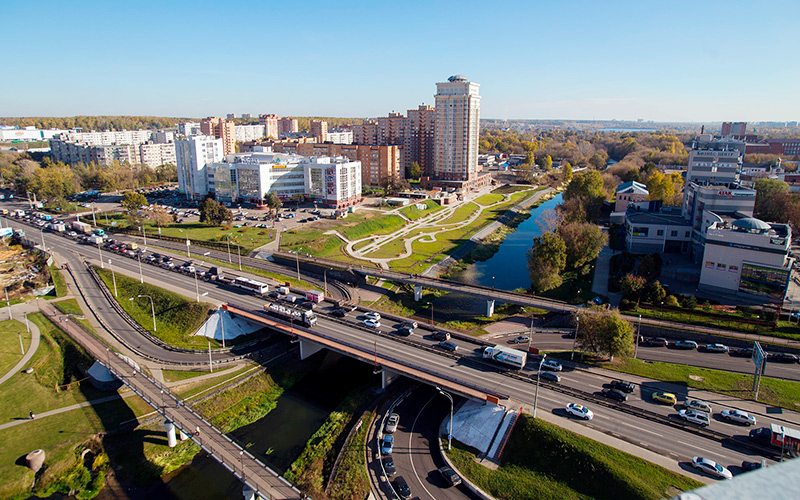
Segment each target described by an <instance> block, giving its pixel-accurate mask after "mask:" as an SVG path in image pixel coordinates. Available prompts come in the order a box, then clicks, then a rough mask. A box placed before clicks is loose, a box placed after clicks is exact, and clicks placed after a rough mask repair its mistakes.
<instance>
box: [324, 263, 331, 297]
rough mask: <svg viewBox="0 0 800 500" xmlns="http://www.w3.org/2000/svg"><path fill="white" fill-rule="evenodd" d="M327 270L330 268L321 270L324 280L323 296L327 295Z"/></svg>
mask: <svg viewBox="0 0 800 500" xmlns="http://www.w3.org/2000/svg"><path fill="white" fill-rule="evenodd" d="M328 271H330V269H325V270H324V271H322V279H323V280H324V281H325V296H326V297H327V296H328Z"/></svg>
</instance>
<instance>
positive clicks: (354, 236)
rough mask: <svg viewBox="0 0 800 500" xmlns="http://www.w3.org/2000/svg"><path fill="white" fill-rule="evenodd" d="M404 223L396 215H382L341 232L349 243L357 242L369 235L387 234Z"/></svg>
mask: <svg viewBox="0 0 800 500" xmlns="http://www.w3.org/2000/svg"><path fill="white" fill-rule="evenodd" d="M405 223H406V221H404V220H403V218H402V217H398V216H396V215H382V216H379V217H373V218H371V219H368V220H365V221H364V222H360V223H358V224H356V225H354V226H350V227H346V228H344V229H343V230H342V231H340V232H341V233H342V235H344V236H345V237H346V238H347V239H349V240H350V241H353V240H358V239H361V238H364V237H367V236H371V235H380V234H389V233H393V232H395V231H397V230H398V229H400V228H401V227H403V226H404V225H405Z"/></svg>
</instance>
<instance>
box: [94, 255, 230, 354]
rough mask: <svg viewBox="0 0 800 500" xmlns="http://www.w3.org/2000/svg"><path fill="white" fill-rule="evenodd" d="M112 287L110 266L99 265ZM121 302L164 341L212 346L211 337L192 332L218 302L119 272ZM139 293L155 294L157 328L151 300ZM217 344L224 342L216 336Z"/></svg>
mask: <svg viewBox="0 0 800 500" xmlns="http://www.w3.org/2000/svg"><path fill="white" fill-rule="evenodd" d="M95 271H97V273H98V274H99V275H100V277H101V278H102V280H103V281H104V282H105V284H106V286H107V287H109V289H111V290H113V284H112V276H111V272H110V271H109V270H108V269H100V268H97V267H95ZM116 281H117V291H118V293H119V299H118V302H119V304H120V305H121V306H122V308H123V309H124V310H125V312H127V313H128V314H129V315H130V316H131V317H132V318H133V319H134V320H135V321H136V322H137V323H139V324H140V325H141V326H142V327H144V328H145V329H146V330H148V331H149V332H150V333H152V334H153V335H154V336H156V337H158V338H159V339H161V340H163V341H164V342H166V343H168V344H170V345H173V346H176V347H185V348H192V349H204V348H206V347H207V346H208V341H209V339H208V337H198V336H195V335H192V334H193V333H194V332H195V331H197V329H198V328H200V326H202V324H203V323H204V322H205V321H206V319H207V318H208V316H209V314H210V313H211V311H212V310H213V309H214V306H212V305H211V304H209V303H207V302H200V303H197V302H195V301H193V300H189V299H187V298H185V297H183V296H182V295H178V294H177V293H174V292H170V291H167V290H164V289H163V288H159V287H157V286H153V285H150V284H148V283H139V280H137V279H132V278H129V277H127V276H125V275H122V274H120V273H116ZM138 295H149V296H150V297H152V298H153V304H154V307H155V315H156V327H157V331H153V316H152V310H151V306H150V301H149V300H148V299H147V298H146V297H145V298H137V296H138ZM130 297H133V298H134V300H128V299H129V298H130ZM211 343H212V345H213V346H215V347H219V346H220V344H219V343H218V342H216V341H214V340H213V339H211Z"/></svg>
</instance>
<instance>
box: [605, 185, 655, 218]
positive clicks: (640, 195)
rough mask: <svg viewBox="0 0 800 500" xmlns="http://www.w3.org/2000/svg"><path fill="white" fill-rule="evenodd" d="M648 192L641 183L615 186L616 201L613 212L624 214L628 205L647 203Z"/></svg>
mask: <svg viewBox="0 0 800 500" xmlns="http://www.w3.org/2000/svg"><path fill="white" fill-rule="evenodd" d="M648 196H650V191H648V190H647V186H645V185H644V184H642V183H641V182H636V181H630V182H623V183H622V184H620V185H619V186H617V201H616V203H615V205H614V211H615V212H624V211H625V209H626V208H628V205H629V204H630V203H638V202H641V201H647V198H648Z"/></svg>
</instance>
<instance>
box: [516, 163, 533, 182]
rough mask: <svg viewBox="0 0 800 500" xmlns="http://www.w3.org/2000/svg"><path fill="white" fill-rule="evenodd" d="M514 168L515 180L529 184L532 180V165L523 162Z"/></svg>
mask: <svg viewBox="0 0 800 500" xmlns="http://www.w3.org/2000/svg"><path fill="white" fill-rule="evenodd" d="M515 170H516V176H517V182H519V183H525V184H530V183H532V182H533V165H530V164H528V163H524V164H522V165H517V168H516V169H515Z"/></svg>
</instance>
